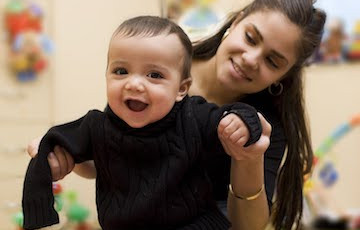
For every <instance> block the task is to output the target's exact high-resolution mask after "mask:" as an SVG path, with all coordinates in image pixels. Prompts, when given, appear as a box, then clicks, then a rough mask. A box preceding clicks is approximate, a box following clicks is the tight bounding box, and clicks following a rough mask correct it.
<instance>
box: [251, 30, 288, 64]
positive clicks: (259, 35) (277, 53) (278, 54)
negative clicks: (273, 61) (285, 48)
mask: <svg viewBox="0 0 360 230" xmlns="http://www.w3.org/2000/svg"><path fill="white" fill-rule="evenodd" d="M250 25H251V27H252V28H253V30H254V31H255V33H256V35H257V36H258V37H259V39H260V41H264V37H263V36H262V35H261V33H260V31H259V29H258V28H257V27H256V26H255V25H254V24H252V23H250ZM271 52H272V53H273V54H274V55H275V56H276V57H278V58H280V59H282V60H284V61H286V64H287V63H288V60H287V59H286V58H285V57H284V55H282V54H281V53H279V52H277V51H276V50H271Z"/></svg>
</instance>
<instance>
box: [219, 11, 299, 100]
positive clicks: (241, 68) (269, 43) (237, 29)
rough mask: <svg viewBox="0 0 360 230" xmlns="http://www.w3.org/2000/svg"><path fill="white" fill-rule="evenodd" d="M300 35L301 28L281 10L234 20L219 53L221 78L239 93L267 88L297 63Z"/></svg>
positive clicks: (254, 91) (233, 90) (221, 81)
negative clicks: (297, 47) (280, 11)
mask: <svg viewBox="0 0 360 230" xmlns="http://www.w3.org/2000/svg"><path fill="white" fill-rule="evenodd" d="M299 36H300V29H299V28H298V27H297V26H296V25H295V24H293V23H292V22H290V21H289V20H288V19H287V18H286V17H285V16H284V15H283V14H282V13H279V12H274V11H260V12H255V13H253V14H250V15H249V16H247V17H246V18H244V19H243V20H241V21H235V22H234V23H233V24H232V26H231V27H230V29H229V35H228V36H227V37H226V38H225V39H224V40H223V42H222V43H221V45H220V46H219V49H218V51H217V54H216V73H217V78H218V81H219V82H220V84H222V85H223V86H224V87H227V88H228V89H229V90H231V91H232V92H235V93H239V94H251V93H256V92H259V91H261V90H263V89H265V88H267V87H268V86H269V85H271V84H272V83H274V82H277V81H279V80H280V79H281V77H282V76H284V74H286V72H287V71H288V70H289V69H290V68H291V67H292V66H293V65H294V63H295V61H296V46H297V42H298V39H299Z"/></svg>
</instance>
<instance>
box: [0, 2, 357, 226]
mask: <svg viewBox="0 0 360 230" xmlns="http://www.w3.org/2000/svg"><path fill="white" fill-rule="evenodd" d="M6 2H7V1H5V0H0V17H2V16H3V14H2V10H3V9H4V8H5V5H6ZM34 2H36V3H37V4H39V5H40V6H41V7H42V8H43V10H44V20H43V22H44V31H45V32H46V33H47V34H48V35H49V36H50V37H51V39H52V40H53V43H54V47H55V49H54V53H53V54H52V55H51V56H50V59H49V68H47V69H46V70H45V71H44V72H43V73H42V74H41V75H39V76H38V77H37V79H36V80H34V81H31V82H19V81H18V80H16V78H15V77H14V76H13V73H12V72H11V71H10V70H9V68H8V55H7V52H8V49H9V46H8V43H7V37H6V36H5V34H4V32H3V28H4V25H3V24H4V22H3V20H0V23H1V24H0V26H1V27H0V28H2V29H1V30H0V38H1V40H0V110H1V113H0V130H1V132H0V188H1V189H0V223H1V226H0V230H2V229H11V228H12V226H13V224H12V223H11V215H12V214H13V213H14V212H15V211H17V210H18V209H19V205H20V199H21V192H22V183H23V176H24V172H25V170H26V166H27V164H28V161H29V157H28V155H27V154H26V153H25V148H26V146H27V144H28V143H29V141H31V140H32V139H34V138H35V137H38V136H41V135H43V134H44V132H45V131H46V130H47V129H48V128H49V127H50V126H52V125H54V124H59V123H62V122H66V121H69V120H73V119H76V118H78V117H79V116H82V115H83V114H85V113H86V112H87V111H88V110H89V109H93V108H97V109H100V110H102V109H103V108H104V107H105V105H106V94H105V68H106V59H107V57H106V54H107V47H108V42H109V39H110V36H111V35H112V32H113V31H114V30H115V28H116V27H117V26H118V25H119V24H120V23H121V22H122V21H123V20H124V19H126V18H129V17H131V16H137V15H140V14H151V15H161V14H164V9H163V8H162V4H161V1H159V0H146V1H143V0H132V1H125V0H104V1H91V2H90V1H87V0H77V1H73V0H51V1H49V0H36V1H35V0H34ZM247 2H249V1H248V0H242V1H236V0H218V1H215V3H214V8H215V9H221V11H222V12H224V14H225V13H226V12H229V11H231V10H233V9H237V8H239V7H240V6H242V5H245V4H246V3H247ZM305 73H306V74H305V81H306V88H305V89H306V103H307V108H308V115H309V121H310V124H311V130H312V139H313V146H314V149H316V148H317V147H318V146H320V145H321V143H322V142H323V141H324V139H325V138H326V137H327V136H329V135H330V133H331V132H332V131H333V130H334V129H336V128H337V127H338V126H339V125H340V124H342V123H344V122H347V121H349V119H350V118H351V117H352V116H353V115H355V114H358V113H360V90H359V87H360V63H359V62H351V63H349V62H340V63H335V64H323V63H321V64H315V65H313V66H311V67H309V68H307V69H306V71H305ZM331 152H332V153H331V154H329V156H330V158H331V160H332V161H333V162H334V164H335V166H336V168H337V169H338V175H339V179H338V180H337V181H336V184H335V185H334V186H332V187H331V188H330V189H326V194H327V196H329V197H330V200H331V201H332V202H331V203H332V204H331V205H333V206H335V207H337V208H339V209H340V210H349V209H351V210H355V209H358V208H360V197H358V196H357V194H360V184H359V183H358V182H357V181H358V179H357V176H358V175H360V169H359V166H358V164H359V162H360V127H357V128H354V129H353V130H351V131H350V132H349V133H348V134H346V135H345V137H344V138H342V139H341V140H339V142H338V143H337V144H336V145H335V147H334V148H333V150H332V151H331ZM61 184H62V185H63V187H64V188H65V189H74V190H76V191H78V196H79V199H80V201H81V202H83V203H84V204H85V205H86V206H87V207H89V208H90V209H91V210H92V213H93V216H92V217H91V218H93V219H94V221H96V215H94V214H95V198H94V191H95V190H94V181H93V180H86V179H83V178H79V177H78V176H76V175H74V174H71V175H70V176H69V177H67V178H66V180H64V181H62V182H61ZM4 224H5V225H4Z"/></svg>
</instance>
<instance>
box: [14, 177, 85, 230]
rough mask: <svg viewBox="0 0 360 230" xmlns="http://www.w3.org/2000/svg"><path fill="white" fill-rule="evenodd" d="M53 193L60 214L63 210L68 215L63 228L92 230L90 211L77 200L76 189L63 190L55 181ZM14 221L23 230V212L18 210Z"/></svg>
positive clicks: (18, 229)
mask: <svg viewBox="0 0 360 230" xmlns="http://www.w3.org/2000/svg"><path fill="white" fill-rule="evenodd" d="M53 194H54V198H55V209H56V211H57V212H59V214H60V213H61V212H62V213H63V214H64V216H65V217H66V222H65V223H62V224H61V223H60V224H61V225H62V226H61V229H75V230H90V229H92V228H91V227H90V225H89V224H88V222H87V218H88V217H89V214H90V211H89V209H87V208H86V207H84V206H83V205H81V204H80V203H79V202H78V201H77V193H76V192H75V191H65V192H64V191H63V188H62V186H61V185H60V184H59V183H53ZM12 222H13V223H14V224H15V226H16V228H17V230H23V228H22V227H23V222H24V216H23V213H22V212H21V211H20V212H17V213H15V214H14V215H13V217H12Z"/></svg>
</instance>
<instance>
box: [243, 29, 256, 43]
mask: <svg viewBox="0 0 360 230" xmlns="http://www.w3.org/2000/svg"><path fill="white" fill-rule="evenodd" d="M245 38H246V41H247V42H249V43H250V44H252V45H256V42H255V40H254V39H253V38H252V37H251V36H250V34H249V33H248V32H245Z"/></svg>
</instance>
